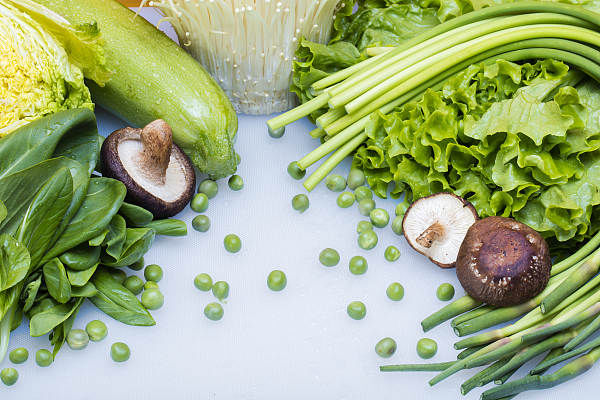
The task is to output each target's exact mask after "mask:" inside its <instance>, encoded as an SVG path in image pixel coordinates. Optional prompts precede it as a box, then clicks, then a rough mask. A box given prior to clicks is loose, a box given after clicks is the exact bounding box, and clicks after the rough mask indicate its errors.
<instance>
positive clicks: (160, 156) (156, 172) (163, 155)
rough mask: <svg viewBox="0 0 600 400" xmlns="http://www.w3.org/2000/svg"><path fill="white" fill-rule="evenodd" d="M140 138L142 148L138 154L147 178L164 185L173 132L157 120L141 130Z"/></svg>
mask: <svg viewBox="0 0 600 400" xmlns="http://www.w3.org/2000/svg"><path fill="white" fill-rule="evenodd" d="M140 137H141V139H142V146H143V147H142V151H141V152H140V160H141V162H142V163H143V164H142V165H145V167H146V171H147V173H148V176H149V177H151V178H152V179H153V180H154V181H156V182H159V183H160V184H163V185H164V183H165V179H166V174H167V168H168V167H169V162H170V161H171V149H172V147H173V132H172V131H171V128H170V127H169V125H167V123H166V122H165V121H163V120H162V119H157V120H155V121H152V122H150V123H149V124H148V125H146V126H145V127H144V128H143V129H142V132H141V134H140Z"/></svg>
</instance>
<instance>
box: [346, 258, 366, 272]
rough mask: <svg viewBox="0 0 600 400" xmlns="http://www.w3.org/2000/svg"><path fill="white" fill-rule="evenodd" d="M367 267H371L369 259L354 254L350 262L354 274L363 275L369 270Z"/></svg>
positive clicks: (349, 265)
mask: <svg viewBox="0 0 600 400" xmlns="http://www.w3.org/2000/svg"><path fill="white" fill-rule="evenodd" d="M367 268H369V266H368V264H367V260H366V259H365V258H364V257H363V256H354V257H352V258H351V259H350V263H349V264H348V269H350V272H351V273H353V274H354V275H362V274H364V273H365V272H367Z"/></svg>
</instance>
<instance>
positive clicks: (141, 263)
mask: <svg viewBox="0 0 600 400" xmlns="http://www.w3.org/2000/svg"><path fill="white" fill-rule="evenodd" d="M129 269H132V270H134V271H141V270H143V269H144V257H142V258H140V259H139V260H137V261H136V262H134V263H133V264H131V265H130V266H129Z"/></svg>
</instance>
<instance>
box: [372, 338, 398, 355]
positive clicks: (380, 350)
mask: <svg viewBox="0 0 600 400" xmlns="http://www.w3.org/2000/svg"><path fill="white" fill-rule="evenodd" d="M397 347H398V346H397V345H396V341H395V340H394V339H392V338H390V337H386V338H383V339H381V340H380V341H379V342H377V344H376V345H375V353H377V355H378V356H379V357H383V358H390V357H391V356H393V355H394V353H395V352H396V348H397Z"/></svg>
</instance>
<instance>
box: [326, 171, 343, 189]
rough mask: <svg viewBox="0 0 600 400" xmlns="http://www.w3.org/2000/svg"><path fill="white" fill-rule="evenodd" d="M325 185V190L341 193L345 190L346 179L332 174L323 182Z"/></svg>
mask: <svg viewBox="0 0 600 400" xmlns="http://www.w3.org/2000/svg"><path fill="white" fill-rule="evenodd" d="M325 185H327V189H329V190H331V191H332V192H341V191H342V190H344V189H346V179H344V177H343V176H341V175H338V174H332V175H329V176H328V177H327V179H326V180H325Z"/></svg>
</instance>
